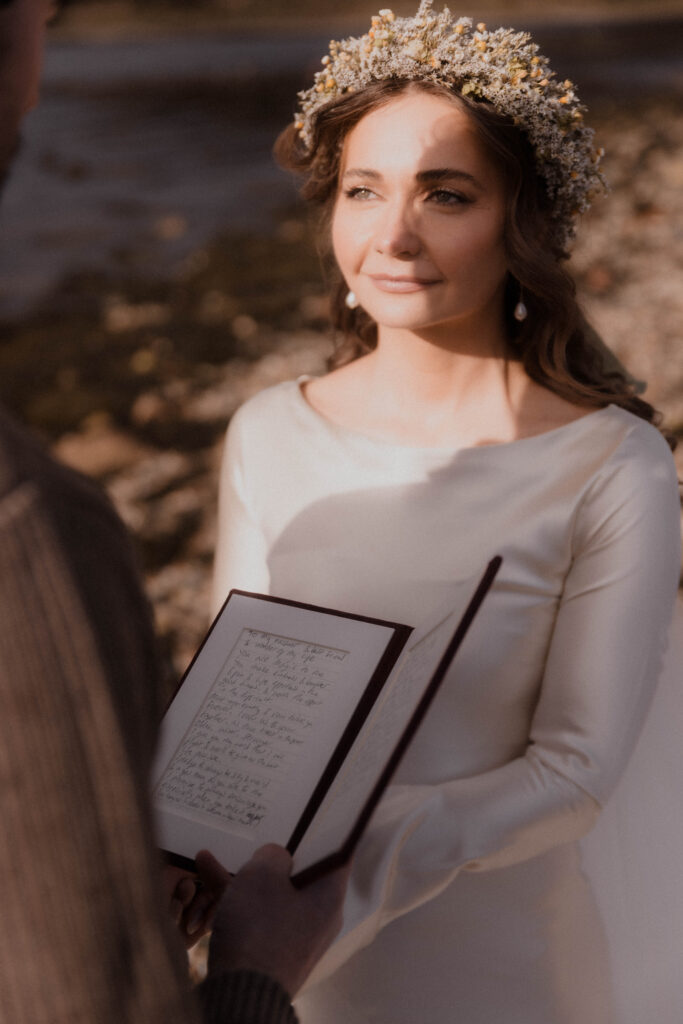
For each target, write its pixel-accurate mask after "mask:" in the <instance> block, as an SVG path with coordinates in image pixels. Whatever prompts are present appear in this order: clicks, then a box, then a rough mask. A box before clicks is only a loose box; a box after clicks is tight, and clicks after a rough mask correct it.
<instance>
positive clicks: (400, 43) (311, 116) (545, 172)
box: [295, 0, 605, 245]
mask: <svg viewBox="0 0 683 1024" xmlns="http://www.w3.org/2000/svg"><path fill="white" fill-rule="evenodd" d="M322 63H323V68H322V70H321V71H318V72H317V74H316V76H315V80H314V83H313V85H312V86H311V88H310V89H307V90H305V91H304V92H300V93H299V101H300V105H299V112H298V115H297V117H296V119H295V127H296V129H297V130H298V132H299V135H300V137H301V140H302V142H303V144H304V146H305V148H306V149H307V150H310V149H311V148H312V144H313V135H314V127H315V121H316V118H317V116H318V114H319V113H320V111H321V110H322V109H323V108H324V107H325V106H326V105H327V104H328V103H330V102H331V101H332V100H338V99H340V98H341V97H343V96H348V95H349V94H350V93H354V92H357V91H358V90H360V89H362V88H364V87H365V86H367V85H369V84H370V83H372V82H381V81H386V80H387V79H391V78H403V79H414V80H421V81H434V82H440V83H443V84H445V85H448V86H449V87H451V88H452V89H454V90H456V91H458V92H459V93H460V94H461V95H462V96H470V97H472V98H474V99H479V100H486V101H488V102H489V103H490V104H492V106H493V107H495V109H496V110H497V111H499V112H500V113H501V114H504V115H507V116H509V117H511V118H512V119H513V121H514V123H515V124H517V125H518V126H519V127H520V128H521V129H522V130H523V131H524V132H526V135H527V137H528V139H529V141H530V143H531V145H532V147H533V150H534V153H535V156H536V166H537V170H538V173H539V174H540V176H541V177H542V178H543V180H544V182H545V186H546V190H547V193H548V196H549V197H550V200H551V202H552V206H553V219H554V222H555V224H556V226H557V230H558V235H559V238H558V241H560V243H561V244H562V245H566V244H567V243H568V242H569V241H570V240H571V239H572V237H573V235H574V232H575V223H574V221H575V218H576V217H577V216H578V214H579V213H582V212H583V211H584V210H586V209H588V207H589V206H590V203H591V201H592V199H594V198H595V197H596V196H597V195H599V194H600V193H601V192H603V191H605V180H604V178H603V176H602V174H601V172H600V170H599V164H600V159H601V157H602V156H603V151H602V150H598V151H597V152H596V151H594V149H593V131H592V129H590V128H588V127H587V126H586V125H585V124H584V123H583V114H584V110H585V108H584V107H583V106H582V105H581V104H580V103H579V100H578V97H577V95H576V92H575V90H574V86H573V84H572V83H571V82H570V81H568V80H566V81H562V82H561V81H558V80H557V78H556V77H555V73H554V72H553V71H551V69H550V66H549V64H548V61H547V59H546V58H545V57H543V56H541V55H540V54H539V53H538V47H537V46H536V44H535V43H534V42H533V41H532V39H531V36H530V35H529V34H528V33H527V32H515V31H514V30H513V29H506V28H499V29H495V30H493V31H489V30H488V29H487V28H486V25H484V24H483V23H482V22H480V23H479V24H478V25H476V26H473V23H472V19H471V18H458V19H457V20H455V19H454V18H453V16H452V15H451V12H450V11H449V10H448V8H447V7H444V9H443V11H442V13H441V14H435V13H434V12H433V11H432V0H421V3H420V7H419V9H418V12H417V14H416V15H415V17H413V18H397V17H396V16H395V15H394V13H393V11H390V10H383V11H380V12H379V14H378V15H376V16H375V17H373V18H372V27H371V28H370V31H369V32H368V33H367V34H366V35H364V36H360V37H354V36H351V37H350V38H349V39H343V40H341V41H340V42H335V41H334V40H333V41H332V42H331V43H330V52H329V56H325V57H323V59H322Z"/></svg>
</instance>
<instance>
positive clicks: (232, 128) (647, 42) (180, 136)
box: [0, 19, 683, 315]
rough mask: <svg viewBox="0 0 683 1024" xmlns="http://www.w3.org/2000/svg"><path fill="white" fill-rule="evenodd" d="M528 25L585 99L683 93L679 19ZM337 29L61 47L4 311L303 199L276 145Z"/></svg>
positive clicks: (1, 295) (34, 150) (257, 220)
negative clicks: (276, 156)
mask: <svg viewBox="0 0 683 1024" xmlns="http://www.w3.org/2000/svg"><path fill="white" fill-rule="evenodd" d="M523 27H527V26H523ZM528 27H530V28H532V30H533V31H534V34H535V37H536V38H537V39H538V41H539V42H540V43H541V45H542V48H543V50H544V51H545V52H547V53H548V54H549V56H550V57H551V58H553V59H554V61H555V64H556V66H557V68H558V72H559V73H560V74H561V76H564V75H569V76H570V77H575V78H576V79H577V80H578V82H579V84H580V86H581V91H582V95H583V96H584V97H587V98H590V97H591V96H606V95H607V96H614V97H616V98H617V99H619V100H620V101H624V100H628V98H629V97H630V96H636V95H643V94H645V93H647V92H648V91H650V92H661V91H665V92H678V93H683V66H682V60H681V52H682V50H681V45H680V44H681V40H682V39H683V19H670V20H669V21H668V22H653V23H646V24H644V25H643V24H637V23H633V24H630V23H628V24H627V25H626V26H624V25H617V26H616V27H615V26H614V25H600V24H589V25H582V24H578V23H574V24H573V25H570V24H567V25H564V26H562V25H560V26H557V25H554V26H543V25H535V26H528ZM328 38H329V34H327V33H322V34H321V33H319V32H316V33H309V34H299V35H296V36H293V35H289V36H282V35H279V36H276V35H256V34H250V35H241V36H214V37H210V38H209V37H206V36H192V37H187V38H175V37H174V38H157V39H144V40H140V41H137V42H126V41H109V42H103V41H99V42H92V43H88V44H78V43H69V42H56V43H54V44H53V45H52V46H51V47H50V50H49V53H48V58H47V64H46V69H45V76H44V89H43V101H42V103H41V105H40V107H39V108H38V110H36V111H35V112H34V113H33V114H32V115H31V116H30V118H29V119H28V122H27V124H26V130H25V142H24V147H23V151H22V153H21V155H20V157H19V159H18V161H17V164H16V166H15V170H14V173H13V176H12V179H11V181H10V183H9V185H8V187H7V189H6V192H5V196H4V201H3V204H2V208H1V209H0V236H1V241H2V245H1V246H0V282H1V284H0V313H1V314H3V315H14V314H19V313H21V312H22V311H23V310H25V309H26V308H27V307H29V306H30V304H31V303H33V302H35V301H36V299H38V298H39V297H40V296H41V295H42V294H44V293H45V292H47V291H48V290H49V289H50V288H52V287H53V286H54V285H55V284H56V283H57V282H59V280H60V279H61V278H62V277H63V276H64V275H65V274H68V273H72V272H78V271H81V270H89V269H112V268H114V269H116V268H121V269H123V268H125V269H128V270H129V271H131V272H133V273H140V274H144V275H154V274H160V275H164V276H166V275H168V274H171V273H173V272H174V271H175V269H177V268H178V267H179V266H180V265H181V264H182V261H183V259H184V258H185V257H186V256H187V254H188V253H190V252H192V251H193V250H194V249H195V248H196V247H197V246H200V245H202V244H204V243H205V242H206V241H208V240H210V239H211V238H212V237H213V236H214V235H215V234H216V233H218V232H220V231H224V230H226V229H238V230H243V229H253V228H256V229H261V228H264V227H267V226H268V225H269V224H270V222H271V219H272V214H273V211H274V210H275V209H276V208H278V207H281V206H282V205H283V204H288V203H290V202H291V201H292V200H293V199H294V196H295V188H294V185H293V183H292V182H291V181H290V180H289V179H288V177H287V176H286V175H284V174H283V173H282V172H280V171H278V169H277V168H276V167H275V166H274V164H273V161H272V159H271V156H270V150H271V146H272V142H273V140H274V138H275V135H276V133H277V130H278V129H279V128H280V127H281V126H283V125H284V124H285V123H286V122H287V120H288V119H289V117H290V116H291V112H292V110H293V106H294V102H295V93H296V90H297V88H300V87H301V86H303V85H305V84H306V83H307V82H308V81H310V76H311V74H312V72H313V70H315V68H316V67H317V66H318V62H319V59H320V56H321V54H322V53H323V52H325V50H326V45H327V40H328Z"/></svg>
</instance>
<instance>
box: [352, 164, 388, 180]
mask: <svg viewBox="0 0 683 1024" xmlns="http://www.w3.org/2000/svg"><path fill="white" fill-rule="evenodd" d="M342 178H369V179H370V181H380V180H381V178H382V175H381V174H380V173H379V171H373V170H371V169H370V168H366V167H352V168H351V169H350V170H348V171H344V173H343V175H342Z"/></svg>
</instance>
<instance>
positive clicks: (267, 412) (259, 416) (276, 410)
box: [228, 377, 309, 433]
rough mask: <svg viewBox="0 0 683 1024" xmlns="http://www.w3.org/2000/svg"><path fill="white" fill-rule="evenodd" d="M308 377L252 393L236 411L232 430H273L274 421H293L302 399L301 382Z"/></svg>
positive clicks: (230, 430)
mask: <svg viewBox="0 0 683 1024" xmlns="http://www.w3.org/2000/svg"><path fill="white" fill-rule="evenodd" d="M308 379H309V378H307V377H299V378H297V379H296V380H286V381H281V382H280V383H278V384H272V385H270V387H267V388H263V390H261V391H258V392H257V393H256V394H254V395H251V396H250V397H249V398H247V399H246V400H245V401H244V402H243V403H242V405H240V406H239V408H238V409H237V411H236V412H235V413H234V414H233V416H232V418H231V420H230V425H229V428H228V432H229V433H236V432H239V431H241V430H244V429H245V428H248V429H249V430H250V431H253V430H259V429H261V428H263V429H268V430H269V432H272V429H273V425H274V424H276V423H277V424H279V423H283V424H284V422H286V421H287V420H289V421H292V420H293V419H294V418H295V417H296V413H297V408H298V406H299V405H300V403H301V401H302V395H301V384H302V382H303V381H305V380H308Z"/></svg>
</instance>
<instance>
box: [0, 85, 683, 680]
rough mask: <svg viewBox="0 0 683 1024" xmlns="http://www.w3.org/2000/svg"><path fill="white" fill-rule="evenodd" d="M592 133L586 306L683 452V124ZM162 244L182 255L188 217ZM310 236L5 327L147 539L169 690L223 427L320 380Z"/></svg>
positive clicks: (205, 247)
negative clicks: (601, 167)
mask: <svg viewBox="0 0 683 1024" xmlns="http://www.w3.org/2000/svg"><path fill="white" fill-rule="evenodd" d="M592 123H593V124H594V125H595V127H596V130H597V133H598V136H599V140H600V143H601V144H602V145H604V146H605V148H606V150H607V151H608V158H607V161H606V165H605V169H606V173H607V176H608V178H609V179H610V181H611V185H612V193H611V195H610V196H609V197H608V198H607V199H606V200H602V201H601V202H600V203H599V204H598V205H597V206H596V208H595V209H594V210H593V211H592V212H591V213H590V215H589V216H588V217H587V218H586V219H585V222H584V225H583V228H582V231H581V234H580V236H579V239H578V242H577V245H576V248H575V253H574V257H573V260H572V266H573V270H574V273H575V275H576V278H577V281H578V285H579V289H580V295H581V298H582V301H583V304H584V306H585V308H586V311H587V313H588V315H589V317H590V318H591V319H592V321H593V322H594V324H595V326H596V327H597V328H598V330H599V331H600V332H601V334H602V335H603V337H604V338H605V340H606V341H607V342H608V344H609V345H610V346H611V347H612V348H613V349H614V351H615V352H616V354H617V355H618V356H619V358H621V359H622V360H623V361H624V362H625V363H626V364H627V366H628V367H629V369H630V370H631V372H632V373H633V374H634V375H635V376H636V377H637V378H639V379H642V380H644V381H647V382H648V391H647V397H648V398H649V399H650V400H651V401H652V402H653V403H654V404H656V405H657V406H658V407H659V408H661V409H662V411H663V412H664V414H665V417H666V423H667V425H668V427H669V428H670V429H671V430H673V431H674V432H675V433H677V435H678V436H680V437H682V438H683V345H681V324H682V323H683V288H681V280H682V276H681V271H682V270H683V115H682V114H681V113H680V110H679V108H678V104H677V103H676V102H675V99H673V98H670V97H666V96H665V97H647V98H646V99H643V100H640V101H639V100H634V99H632V98H631V99H630V100H629V102H628V103H623V104H620V103H619V102H618V101H617V100H615V99H611V100H609V101H603V102H602V103H599V104H597V106H596V107H595V109H594V114H593V117H592ZM154 230H155V231H156V232H157V233H158V236H159V238H161V239H163V238H164V237H165V238H167V239H169V240H170V241H172V240H173V239H174V237H177V236H178V235H181V234H182V233H183V231H184V221H183V216H182V214H179V213H178V214H176V213H173V212H172V211H171V212H166V213H165V214H163V215H159V216H158V217H157V219H156V220H155V221H154ZM313 235H314V231H313V229H312V227H311V226H310V225H309V224H308V222H307V219H306V215H305V214H304V212H303V211H302V210H301V209H300V208H299V207H298V206H296V205H290V204H289V203H287V204H286V205H285V206H281V207H280V208H279V209H278V210H277V211H276V214H275V215H274V216H273V217H272V219H270V220H269V222H268V224H266V225H264V226H259V227H258V228H257V229H254V230H251V231H244V230H242V231H239V232H237V231H232V232H222V233H217V234H216V235H215V237H213V239H212V240H211V241H210V242H209V243H208V244H199V245H196V246H194V247H192V248H191V249H190V251H188V252H187V253H185V254H184V255H183V256H182V259H179V260H178V261H177V262H176V264H175V266H174V268H173V270H172V272H171V271H169V273H168V274H166V275H159V274H158V273H151V272H150V273H149V274H147V273H145V270H144V260H136V259H135V253H134V252H133V253H132V255H131V257H130V259H129V260H128V261H125V260H124V261H122V262H121V264H120V265H119V266H114V267H109V268H105V269H102V268H93V269H90V270H87V271H83V270H81V271H78V272H72V273H70V274H68V275H67V276H66V277H65V278H64V279H63V280H61V281H60V283H59V285H58V286H57V287H55V288H54V289H53V290H52V291H51V292H50V293H49V294H46V295H44V296H43V297H42V298H41V299H40V301H39V302H38V303H36V304H35V305H34V307H33V308H32V309H31V310H30V311H29V312H24V313H22V315H21V316H19V317H16V316H14V317H12V318H11V319H7V320H6V321H5V322H4V323H3V324H1V325H0V330H1V333H2V341H1V343H0V398H1V399H2V401H4V402H5V403H6V404H7V405H8V406H9V407H10V408H12V409H13V410H14V411H15V412H16V413H17V414H18V415H19V416H20V417H21V418H22V419H24V420H25V421H28V422H30V423H31V424H32V425H33V426H34V427H35V428H36V429H37V430H39V431H40V432H41V433H42V434H43V436H44V437H45V439H46V441H47V442H48V443H49V444H50V445H52V446H53V448H54V450H55V451H56V452H57V454H58V455H59V456H60V457H61V458H63V459H65V460H66V461H67V462H69V463H71V464H72V465H74V466H76V467H78V468H80V469H82V470H84V471H85V472H87V473H90V474H92V475H93V476H94V477H96V478H97V479H98V480H100V481H101V482H102V483H103V485H104V486H105V487H106V488H107V489H108V490H109V493H110V494H111V496H112V498H113V500H114V501H115V503H116V505H117V507H118V509H119V511H120V512H121V514H122V516H123V518H124V519H125V521H126V522H127V524H128V525H129V527H130V528H131V530H132V532H133V534H134V535H135V537H136V538H137V541H138V544H139V547H140V553H141V558H142V562H143V565H144V570H145V574H146V579H147V585H148V589H149V594H150V597H151V599H152V602H153V604H154V607H155V611H156V616H157V620H158V624H159V630H160V634H161V636H162V639H163V642H164V645H165V648H166V651H167V654H168V659H169V686H170V685H171V680H172V679H173V678H174V677H175V676H177V675H178V674H179V673H180V672H181V671H182V670H183V668H184V667H185V665H186V663H187V661H188V660H189V658H190V657H191V655H192V653H193V651H194V649H195V647H196V645H197V643H198V641H199V640H200V638H201V636H202V634H203V632H204V631H205V628H206V626H207V624H208V621H209V592H210V572H211V560H212V552H213V546H214V538H215V517H216V478H217V470H218V465H219V460H220V451H221V445H222V439H223V435H224V431H225V427H226V425H227V423H228V421H229V418H230V416H231V414H232V413H233V411H234V410H235V409H236V408H237V406H238V405H239V404H240V403H241V402H243V401H244V400H245V398H247V397H248V396H249V395H251V394H253V393H255V392H256V391H258V390H259V389H261V388H263V387H266V386H268V385H269V384H272V383H275V382H277V381H279V380H283V379H287V378H292V377H295V376H298V375H300V374H306V373H310V374H316V373H320V372H322V370H323V369H324V365H325V360H326V357H327V355H328V353H329V351H330V349H331V344H332V342H331V338H330V335H329V330H328V327H327V320H326V311H327V304H326V298H325V287H324V282H323V280H322V274H321V268H320V260H319V258H318V256H317V254H316V250H315V244H314V238H313ZM682 455H683V445H681V452H679V455H678V465H679V469H680V471H681V475H683V458H682Z"/></svg>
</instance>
